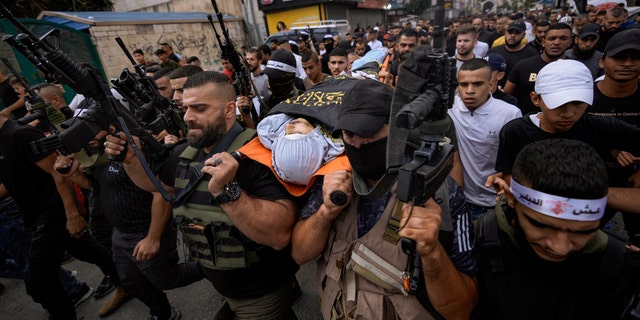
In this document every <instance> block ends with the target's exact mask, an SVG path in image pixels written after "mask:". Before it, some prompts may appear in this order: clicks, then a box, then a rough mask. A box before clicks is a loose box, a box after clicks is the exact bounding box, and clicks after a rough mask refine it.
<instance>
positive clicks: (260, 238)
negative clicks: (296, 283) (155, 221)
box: [105, 51, 298, 319]
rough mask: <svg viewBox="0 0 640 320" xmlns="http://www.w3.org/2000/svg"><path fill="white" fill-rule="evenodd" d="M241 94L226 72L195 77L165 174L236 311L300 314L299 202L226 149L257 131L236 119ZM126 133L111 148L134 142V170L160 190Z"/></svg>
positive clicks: (204, 259) (243, 314) (198, 255)
mask: <svg viewBox="0 0 640 320" xmlns="http://www.w3.org/2000/svg"><path fill="white" fill-rule="evenodd" d="M282 52H284V51H282ZM274 56H277V55H276V52H274V55H273V56H272V58H274ZM294 63H295V62H294ZM291 68H293V69H295V65H294V66H291ZM267 69H269V67H267ZM291 73H292V74H293V73H295V71H293V72H291ZM235 101H236V94H235V89H234V88H233V85H232V84H231V83H229V81H228V79H227V78H226V76H224V75H223V74H220V73H218V72H209V71H207V72H201V73H198V74H196V75H193V76H191V77H189V79H188V80H187V81H186V82H185V84H184V99H183V103H184V106H185V108H186V113H185V115H184V120H185V123H186V124H187V126H188V129H189V132H188V135H187V144H180V145H177V146H176V147H175V148H173V149H172V151H171V154H170V155H169V157H168V158H167V160H166V161H165V163H164V164H163V165H162V167H161V168H160V169H159V178H160V180H161V181H162V183H163V184H164V185H165V186H166V187H167V188H168V190H169V191H173V192H174V194H175V195H176V200H175V202H174V215H175V216H176V219H177V220H178V225H179V226H181V228H182V229H183V233H184V234H185V235H186V237H187V239H188V243H187V245H188V246H189V248H190V251H191V257H192V258H193V259H195V260H196V261H198V262H199V263H200V265H201V266H202V270H203V271H204V273H205V276H206V277H207V279H209V280H210V281H211V282H212V283H213V285H214V287H215V289H216V290H217V291H218V292H219V293H220V294H221V295H222V296H224V297H225V298H226V305H228V308H229V309H230V310H231V311H232V312H233V313H234V314H235V315H236V317H237V318H238V319H295V315H294V314H293V311H292V309H291V300H292V299H291V292H292V289H293V287H292V283H293V279H294V273H295V272H296V271H297V269H298V266H297V265H296V264H295V262H294V261H293V260H292V258H291V250H290V247H289V243H290V239H291V230H292V228H293V224H294V221H295V211H296V208H295V205H294V203H293V201H292V199H291V196H290V195H289V193H288V192H287V191H286V189H285V188H284V187H283V186H282V185H281V184H280V183H279V182H278V181H277V179H276V178H275V176H274V175H273V173H272V172H271V170H270V169H268V168H267V167H265V166H263V165H261V164H259V163H258V162H255V161H253V160H251V159H248V158H244V159H240V160H236V159H235V158H234V157H233V156H232V155H231V154H229V153H227V152H225V151H228V152H230V151H234V150H235V149H236V148H238V147H239V146H241V145H242V144H244V143H245V142H247V141H249V140H250V139H251V138H252V137H253V136H254V135H255V131H253V130H249V129H247V130H243V128H242V127H241V126H240V125H239V124H237V123H236V114H235V110H236V103H235ZM121 138H124V135H122V134H121V135H120V136H119V138H118V137H114V136H109V137H108V138H107V141H108V142H107V143H106V144H105V145H106V152H107V153H108V154H111V155H119V154H120V153H121V152H123V150H125V148H127V149H128V150H127V152H126V155H125V159H124V161H123V164H124V167H125V169H126V170H127V173H128V174H129V176H130V177H131V179H132V180H133V181H134V182H135V183H136V184H137V185H138V186H139V187H141V188H143V189H146V190H149V191H151V190H155V187H154V186H153V184H151V183H150V182H151V181H150V179H149V178H148V177H147V176H146V174H145V173H144V170H142V167H141V164H140V162H139V161H138V160H137V158H136V157H135V156H134V154H133V150H132V149H131V147H130V146H127V145H126V141H125V140H122V139H121ZM195 166H197V168H202V169H201V170H197V169H196V170H194V169H193V168H194V167H195Z"/></svg>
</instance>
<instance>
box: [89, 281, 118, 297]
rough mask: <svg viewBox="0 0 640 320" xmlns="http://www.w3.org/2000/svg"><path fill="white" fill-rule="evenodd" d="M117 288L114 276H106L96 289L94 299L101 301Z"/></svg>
mask: <svg viewBox="0 0 640 320" xmlns="http://www.w3.org/2000/svg"><path fill="white" fill-rule="evenodd" d="M115 288H116V284H115V283H114V280H113V277H112V276H105V277H104V278H102V281H101V282H100V284H99V285H98V287H97V288H96V292H95V293H94V294H93V297H94V298H96V299H100V298H102V297H104V296H106V295H108V294H109V293H111V291H113V289H115Z"/></svg>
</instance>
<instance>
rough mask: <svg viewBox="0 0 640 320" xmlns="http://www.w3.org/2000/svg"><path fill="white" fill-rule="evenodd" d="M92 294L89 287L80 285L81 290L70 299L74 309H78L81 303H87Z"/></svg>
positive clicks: (91, 289)
mask: <svg viewBox="0 0 640 320" xmlns="http://www.w3.org/2000/svg"><path fill="white" fill-rule="evenodd" d="M92 294H93V288H91V287H89V286H88V285H87V284H86V283H84V282H83V283H82V290H81V291H80V293H78V295H77V296H75V297H71V302H72V303H73V306H74V307H76V308H77V307H78V306H79V305H80V304H81V303H83V302H85V301H87V299H89V297H91V295H92Z"/></svg>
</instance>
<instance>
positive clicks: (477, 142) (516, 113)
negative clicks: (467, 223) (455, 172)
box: [448, 96, 522, 207]
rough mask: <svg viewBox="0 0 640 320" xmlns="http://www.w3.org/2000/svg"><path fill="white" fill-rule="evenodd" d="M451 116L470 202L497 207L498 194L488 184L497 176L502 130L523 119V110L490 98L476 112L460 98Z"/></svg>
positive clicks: (465, 188)
mask: <svg viewBox="0 0 640 320" xmlns="http://www.w3.org/2000/svg"><path fill="white" fill-rule="evenodd" d="M448 113H449V116H450V117H451V119H453V122H454V123H455V126H456V136H457V138H458V150H459V152H460V159H461V160H462V168H463V172H464V195H465V196H466V197H467V201H469V202H470V203H472V204H475V205H478V206H483V207H491V206H495V204H496V192H495V190H493V188H492V187H485V186H484V183H485V181H486V180H487V177H489V176H490V175H492V174H495V173H496V170H495V166H496V157H497V156H498V145H499V143H500V139H499V138H500V130H501V129H502V126H504V125H505V124H506V123H507V122H509V121H511V120H513V119H515V118H519V117H521V116H522V113H521V112H520V109H518V107H516V106H514V105H512V104H508V103H506V102H504V101H502V100H498V99H495V98H493V97H490V98H489V100H487V102H485V103H484V104H483V105H482V106H480V107H479V108H477V109H476V110H474V111H473V112H472V111H469V109H468V108H467V107H466V106H465V105H464V103H463V102H462V100H461V99H460V97H458V96H456V97H455V102H454V104H453V107H452V108H451V109H449V110H448Z"/></svg>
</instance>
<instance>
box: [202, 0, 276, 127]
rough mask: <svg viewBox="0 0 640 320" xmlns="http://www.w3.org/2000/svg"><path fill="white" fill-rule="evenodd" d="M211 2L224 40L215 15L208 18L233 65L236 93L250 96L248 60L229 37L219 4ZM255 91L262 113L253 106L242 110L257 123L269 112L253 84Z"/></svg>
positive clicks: (219, 43) (220, 44) (250, 83)
mask: <svg viewBox="0 0 640 320" xmlns="http://www.w3.org/2000/svg"><path fill="white" fill-rule="evenodd" d="M211 4H212V5H213V10H214V11H215V13H216V17H217V18H218V23H220V30H221V31H222V35H223V36H224V41H222V39H220V34H219V33H218V30H217V29H216V26H215V25H214V24H213V16H212V15H210V14H209V15H207V19H209V23H210V24H211V27H212V28H213V32H214V33H215V35H216V39H217V40H218V45H219V46H220V51H222V56H223V57H226V58H228V59H229V62H230V63H231V65H232V66H233V70H234V72H233V83H234V86H235V88H236V94H238V95H242V96H245V97H248V96H249V95H250V94H251V88H252V82H251V81H250V79H251V77H250V76H249V73H248V70H249V68H248V67H247V62H246V61H245V60H244V57H242V55H241V54H240V53H238V51H236V49H235V47H234V45H233V42H232V41H231V38H230V37H229V29H227V28H225V26H224V20H223V18H222V12H220V10H218V4H217V3H216V0H211ZM253 92H255V94H256V96H258V100H259V101H260V104H261V106H260V115H258V112H257V111H256V109H255V108H254V107H253V106H251V107H246V108H249V110H247V109H246V108H245V109H243V110H242V112H243V113H245V114H246V113H250V114H251V117H252V118H253V122H254V123H255V124H257V123H258V121H259V120H260V119H261V116H262V115H265V114H267V111H269V110H267V109H266V108H267V104H266V103H264V101H262V97H260V95H258V89H257V88H256V87H255V85H253Z"/></svg>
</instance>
